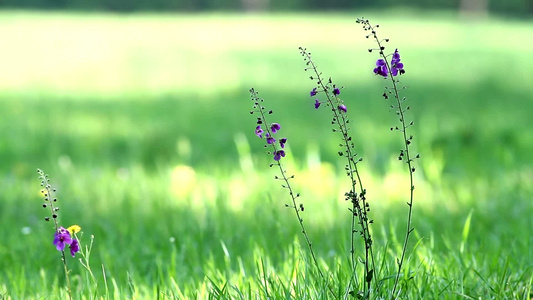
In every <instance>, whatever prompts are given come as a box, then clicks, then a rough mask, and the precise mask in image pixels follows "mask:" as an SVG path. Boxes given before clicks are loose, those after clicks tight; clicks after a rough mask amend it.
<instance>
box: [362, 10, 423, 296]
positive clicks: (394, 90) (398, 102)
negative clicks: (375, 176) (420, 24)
mask: <svg viewBox="0 0 533 300" xmlns="http://www.w3.org/2000/svg"><path fill="white" fill-rule="evenodd" d="M357 22H358V23H361V24H363V28H365V30H370V31H371V34H370V35H368V36H367V37H369V36H372V37H373V38H374V40H375V41H376V43H377V45H378V49H370V50H369V51H370V52H372V50H378V51H379V55H380V56H381V58H382V59H383V60H384V61H385V65H386V67H387V70H389V71H390V70H392V69H391V64H390V62H389V57H388V55H385V53H384V52H383V50H384V49H385V47H384V46H383V43H384V42H388V39H384V40H380V39H379V38H378V36H377V32H376V28H377V27H379V25H376V26H372V25H371V24H370V22H369V21H368V20H366V19H358V20H357ZM388 79H390V81H391V82H392V89H391V91H392V94H393V96H394V99H396V107H394V106H392V107H393V108H396V109H397V111H396V114H397V115H398V116H399V120H400V127H399V128H398V127H396V130H398V131H400V132H401V133H402V136H403V141H404V146H405V148H404V149H403V150H402V151H401V152H400V156H399V158H400V159H401V160H403V157H402V156H403V154H404V155H405V162H406V163H407V167H408V170H409V201H408V202H407V206H408V207H409V210H408V213H407V225H406V226H407V228H406V231H405V239H404V243H403V247H402V254H401V256H400V258H399V259H397V265H398V273H397V274H396V278H395V280H394V286H393V288H392V293H391V297H392V298H396V297H398V296H399V295H395V293H396V290H397V288H398V282H399V279H400V274H401V271H402V267H403V263H404V260H405V253H406V252H407V244H408V242H409V237H410V236H411V233H412V232H413V230H414V228H413V227H412V225H411V220H412V214H413V199H414V190H415V186H414V181H413V173H414V171H415V168H414V167H413V165H412V162H413V161H414V159H417V158H419V157H420V155H416V157H415V158H411V151H410V148H409V146H410V144H411V141H412V139H413V136H409V137H408V136H407V128H409V127H410V126H412V125H413V122H412V121H411V122H410V123H407V122H406V121H405V112H406V111H407V110H409V109H410V107H409V106H407V107H406V108H404V107H403V106H402V103H403V102H404V101H405V100H406V99H405V98H401V97H400V93H399V90H400V88H398V82H399V81H398V80H396V79H395V78H394V75H393V74H392V72H388ZM391 129H394V128H391Z"/></svg>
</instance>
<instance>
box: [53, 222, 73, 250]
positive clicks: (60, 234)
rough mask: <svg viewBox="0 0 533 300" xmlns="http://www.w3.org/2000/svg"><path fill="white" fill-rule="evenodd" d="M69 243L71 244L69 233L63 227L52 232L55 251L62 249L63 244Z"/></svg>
mask: <svg viewBox="0 0 533 300" xmlns="http://www.w3.org/2000/svg"><path fill="white" fill-rule="evenodd" d="M70 244H72V238H71V237H70V233H69V232H68V230H66V229H65V228H63V227H59V229H58V230H57V231H56V233H54V245H55V246H56V249H57V251H63V250H64V249H65V245H70Z"/></svg>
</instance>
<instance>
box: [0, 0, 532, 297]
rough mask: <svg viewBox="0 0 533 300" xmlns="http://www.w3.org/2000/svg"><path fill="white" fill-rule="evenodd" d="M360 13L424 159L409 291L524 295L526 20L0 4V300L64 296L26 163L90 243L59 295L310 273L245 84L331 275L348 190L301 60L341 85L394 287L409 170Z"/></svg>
mask: <svg viewBox="0 0 533 300" xmlns="http://www.w3.org/2000/svg"><path fill="white" fill-rule="evenodd" d="M359 16H364V17H366V18H369V19H371V20H372V21H373V22H374V23H378V24H380V34H381V36H382V37H388V38H390V39H391V42H390V43H389V44H388V47H389V48H388V50H390V51H391V52H392V51H393V50H394V48H398V49H399V50H400V51H401V53H402V62H404V64H405V69H406V74H405V75H403V77H402V81H403V82H404V83H405V84H406V85H407V86H408V89H406V90H405V92H404V95H405V96H406V97H408V98H409V105H410V106H411V108H412V111H411V113H410V115H409V117H410V118H412V119H413V120H415V126H414V127H412V132H411V133H412V134H413V135H414V137H415V139H414V149H415V151H417V152H419V153H420V154H421V156H422V158H421V159H420V160H419V161H417V162H416V167H417V170H416V172H415V175H416V178H415V186H416V190H415V204H414V219H413V222H414V227H415V235H414V238H412V240H411V243H410V247H409V252H408V253H409V254H410V256H409V258H408V264H407V270H408V271H410V272H412V273H410V274H411V276H413V278H412V279H410V280H406V282H405V283H404V286H403V288H404V289H407V293H408V295H409V298H410V299H415V298H424V299H437V298H446V299H530V297H533V295H532V294H531V284H532V278H533V235H532V232H533V218H532V216H533V199H532V198H533V156H532V152H533V126H532V125H533V124H532V121H531V120H532V115H533V72H532V70H533V59H531V58H532V57H533V40H532V39H531V34H532V33H533V22H532V21H531V20H515V19H511V18H503V17H495V16H490V17H487V18H479V19H476V18H466V17H464V16H461V15H458V14H454V13H446V12H427V11H426V12H425V13H424V14H423V15H420V13H419V12H418V11H416V10H394V11H393V10H390V11H379V12H378V11H362V12H357V13H355V14H354V13H333V12H331V13H275V14H233V13H199V14H161V13H160V14H155V13H154V14H150V13H135V14H109V13H81V12H61V13H60V12H28V11H0V70H1V71H0V105H1V109H0V136H1V138H0V189H1V191H2V193H1V194H0V201H1V204H2V207H1V209H0V225H1V226H0V236H1V237H2V239H1V242H0V299H2V298H6V299H35V298H50V299H56V298H58V299H59V298H64V297H65V291H64V288H63V287H64V275H63V273H62V272H63V270H62V266H61V265H60V263H59V252H57V251H56V250H55V249H54V246H53V245H52V239H53V237H52V236H53V227H52V225H51V224H50V223H46V222H45V221H44V217H45V216H47V213H48V211H46V210H44V209H43V208H42V207H41V204H42V198H41V196H40V193H39V190H40V186H39V180H38V175H37V172H36V169H37V168H42V169H43V170H44V171H45V172H46V173H47V174H49V175H50V178H51V183H52V185H54V186H56V187H57V188H58V198H59V202H58V203H59V206H60V208H61V210H60V211H59V217H60V222H61V224H62V225H64V226H68V225H71V224H79V225H80V226H81V227H82V231H83V233H84V235H83V238H82V243H84V244H87V243H88V242H89V241H90V239H91V238H90V237H91V235H94V246H93V249H92V254H91V267H92V269H93V272H94V275H95V279H96V282H93V281H92V279H91V278H90V277H88V275H87V272H86V271H85V270H84V268H83V267H82V266H81V265H80V264H79V262H77V259H71V258H70V257H68V263H69V266H70V267H71V268H72V273H71V277H72V278H73V279H72V281H73V289H74V292H75V294H76V297H75V298H77V299H81V298H84V299H93V298H100V297H102V298H112V299H124V298H133V299H141V298H146V299H156V298H176V299H181V298H198V299H206V298H208V297H209V295H211V296H213V297H215V298H217V297H221V298H223V297H228V298H256V297H258V298H261V297H262V296H261V295H263V294H261V293H259V292H258V290H260V289H261V288H262V287H261V277H262V276H263V275H264V277H265V278H266V277H268V278H269V280H272V282H273V283H272V282H271V284H272V285H276V284H278V283H276V282H278V281H277V280H279V282H281V284H286V285H287V288H289V287H292V285H291V283H292V284H293V285H294V286H297V284H296V283H301V282H307V280H310V279H308V278H307V277H306V278H302V277H301V276H302V275H301V274H303V273H301V272H303V271H302V270H303V269H304V268H305V267H306V265H305V264H304V263H302V262H301V261H300V259H302V260H303V261H305V260H306V255H307V249H306V248H305V244H304V241H303V239H302V236H301V233H300V231H299V229H298V228H299V227H298V223H297V220H296V219H295V217H294V216H293V212H292V211H290V210H289V209H287V208H285V207H284V205H285V203H288V202H289V201H290V198H289V197H288V195H287V193H285V192H286V191H285V190H283V189H282V188H281V184H280V182H279V181H276V180H274V179H273V177H274V175H276V173H275V172H274V170H273V169H271V168H269V167H268V165H269V163H271V156H268V155H266V153H265V149H264V148H263V141H262V140H259V139H258V138H257V137H256V136H255V135H254V133H253V131H254V129H255V117H254V116H251V115H250V113H249V111H250V110H251V108H252V104H253V103H252V101H250V96H249V94H248V90H249V88H251V87H254V88H256V89H257V90H258V91H259V93H260V96H261V97H263V98H265V101H266V106H268V108H271V109H273V110H274V114H273V115H272V117H271V119H272V120H273V121H276V122H278V123H280V124H281V125H282V126H283V127H282V131H283V135H284V136H286V137H287V138H288V148H289V149H288V151H287V152H288V155H287V157H286V159H285V163H286V166H287V169H288V172H289V173H291V174H294V175H295V180H294V182H295V187H296V190H297V191H298V192H300V193H301V194H302V197H301V198H300V200H301V201H302V202H303V203H304V204H305V207H306V210H305V213H304V214H303V218H304V220H305V224H306V226H307V229H308V232H309V235H310V237H311V239H312V240H313V241H314V244H313V247H314V249H315V251H316V252H317V254H318V256H319V259H320V262H321V263H322V264H323V265H324V266H325V267H327V268H329V269H330V270H331V272H332V273H334V274H337V273H338V274H341V275H342V274H344V275H346V269H345V268H347V266H348V256H349V253H348V251H349V231H350V229H349V226H350V217H349V212H348V210H347V208H348V206H347V203H345V202H344V197H343V194H344V192H346V191H347V189H348V185H349V181H348V180H347V178H346V176H345V174H344V171H343V167H344V165H343V164H344V161H342V160H339V159H338V155H337V151H338V144H339V138H338V136H336V135H333V134H331V127H330V119H329V116H328V115H327V114H324V113H323V112H320V111H316V110H315V109H314V107H313V99H311V98H309V91H310V90H311V88H312V87H313V85H314V83H313V82H312V81H311V80H309V76H310V74H308V73H306V72H304V70H303V69H304V66H305V65H304V62H303V59H302V57H301V56H300V55H299V52H298V47H299V46H303V47H307V48H308V50H310V51H311V52H312V53H313V57H314V59H315V61H316V62H317V64H318V66H319V68H320V70H321V71H322V72H323V73H324V74H325V76H326V77H329V76H331V77H332V78H333V80H334V81H335V82H336V83H337V84H338V85H342V86H344V87H345V88H344V89H343V90H342V94H341V96H342V99H343V100H344V101H345V103H346V105H347V106H348V115H349V117H350V118H351V120H352V123H351V124H352V132H351V133H352V134H353V136H354V140H355V144H356V147H357V151H358V153H359V155H360V156H362V157H363V158H364V161H363V162H362V163H361V165H360V168H361V170H362V175H363V178H364V180H365V183H366V186H367V189H368V195H369V196H368V198H369V201H370V204H371V208H372V211H371V214H372V216H373V217H374V220H375V224H374V225H373V227H372V228H371V229H372V230H373V233H374V236H375V244H376V245H375V246H376V247H377V249H378V250H382V251H381V252H380V253H381V254H380V255H384V256H386V257H388V260H390V261H391V263H390V268H389V269H387V268H385V270H388V271H389V273H388V274H385V273H383V274H380V276H381V277H386V276H388V275H390V274H393V273H394V259H395V257H396V256H397V255H398V253H399V248H400V247H401V242H402V236H403V234H404V230H405V214H406V212H407V207H406V205H405V202H406V201H407V199H408V192H409V183H408V175H407V174H406V173H405V170H404V169H403V167H404V166H403V164H401V163H399V162H398V160H397V155H398V151H399V149H400V148H401V147H402V146H401V139H400V136H399V135H398V133H397V132H391V131H390V127H391V126H394V125H396V123H395V122H396V121H397V120H396V118H395V116H394V112H391V111H390V110H389V105H390V104H389V103H388V102H387V101H385V100H383V98H382V97H381V94H382V92H383V85H384V82H383V81H382V80H379V79H378V78H376V77H375V75H374V74H373V72H372V69H373V68H374V64H375V60H376V59H377V55H376V54H375V53H368V51H367V49H368V48H372V47H374V45H373V43H372V42H371V41H370V40H367V39H365V38H364V36H365V34H366V33H365V32H364V31H363V30H362V28H361V27H360V26H359V25H358V24H356V23H355V20H356V18H357V17H359ZM469 216H471V217H470V218H469ZM467 219H468V222H467ZM465 225H466V226H465ZM300 245H301V246H300ZM386 246H387V247H388V250H385V247H386ZM414 248H416V251H414V252H413V249H414ZM261 264H264V266H261ZM343 268H344V271H342V270H343ZM261 270H263V271H264V274H263V273H261ZM339 270H340V271H339ZM343 272H344V273H343ZM348 273H349V272H348ZM341 275H339V278H341V279H340V281H341V282H343V280H345V278H344V279H342V276H341ZM265 282H266V279H265ZM226 283H227V290H225V291H218V290H217V289H218V288H221V287H222V286H224V285H225V284H226ZM304 285H305V284H304ZM263 288H264V286H263ZM338 288H339V289H340V290H342V289H343V287H338ZM313 291H314V292H315V294H313ZM217 293H220V294H217ZM225 293H229V294H225ZM307 293H308V294H307ZM61 295H62V296H61ZM223 295H225V296H223ZM285 296H286V297H289V296H290V297H293V298H295V299H301V298H303V297H308V298H312V299H316V298H326V296H327V295H326V296H324V295H321V294H320V293H319V292H317V291H316V290H313V288H312V287H310V288H309V289H308V290H305V291H300V290H298V289H296V288H295V290H292V291H291V292H287V294H285Z"/></svg>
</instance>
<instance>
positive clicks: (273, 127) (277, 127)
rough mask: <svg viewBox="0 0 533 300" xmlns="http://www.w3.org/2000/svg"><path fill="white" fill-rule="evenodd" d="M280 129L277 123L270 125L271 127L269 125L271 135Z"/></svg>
mask: <svg viewBox="0 0 533 300" xmlns="http://www.w3.org/2000/svg"><path fill="white" fill-rule="evenodd" d="M280 129H281V126H280V125H279V124H278V123H272V125H270V130H272V133H276V132H277V131H278V130H280Z"/></svg>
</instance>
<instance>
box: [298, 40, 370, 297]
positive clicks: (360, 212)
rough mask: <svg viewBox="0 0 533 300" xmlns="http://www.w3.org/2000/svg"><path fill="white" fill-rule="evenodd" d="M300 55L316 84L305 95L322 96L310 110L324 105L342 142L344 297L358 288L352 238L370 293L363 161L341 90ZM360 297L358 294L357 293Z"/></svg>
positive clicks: (303, 52) (308, 57)
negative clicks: (360, 247) (346, 237)
mask: <svg viewBox="0 0 533 300" xmlns="http://www.w3.org/2000/svg"><path fill="white" fill-rule="evenodd" d="M299 49H300V54H301V55H302V56H303V58H304V61H305V63H306V66H307V67H306V68H305V71H311V72H312V73H313V74H312V75H311V76H310V77H309V78H310V79H311V80H313V81H316V86H315V87H313V89H312V90H311V91H310V92H309V95H310V96H311V97H318V96H317V95H318V94H323V95H324V96H323V97H322V100H320V99H319V98H315V101H314V106H315V109H318V108H319V107H320V106H321V105H322V103H325V105H326V106H327V107H329V109H330V110H331V115H332V121H331V124H332V125H333V127H334V128H333V131H334V132H339V133H340V134H341V137H342V142H341V144H340V145H339V146H340V147H341V150H340V151H339V152H338V154H339V156H341V157H345V158H346V165H345V171H346V175H347V176H348V177H349V179H350V190H349V191H348V192H346V193H345V197H346V200H348V201H350V203H351V207H350V208H349V210H350V213H351V232H350V256H351V260H350V261H351V269H352V272H353V275H352V276H351V280H350V285H349V286H348V287H347V293H350V294H354V293H355V292H354V291H351V289H352V287H351V286H352V285H353V286H354V287H355V286H357V285H358V281H359V280H358V279H357V272H356V270H357V259H356V250H355V248H356V245H355V244H356V243H355V236H356V235H357V234H359V235H360V236H361V238H362V239H363V242H364V246H365V254H364V257H365V258H364V261H363V264H364V284H363V295H368V293H370V287H371V282H372V280H373V274H374V270H375V262H374V252H373V249H372V235H371V233H370V227H369V225H370V224H371V223H373V220H371V219H370V217H369V216H368V212H369V211H370V205H369V203H368V201H367V198H366V196H367V191H366V189H365V188H364V186H363V181H362V180H361V176H360V174H359V170H358V168H357V164H358V163H359V162H361V161H362V160H363V159H362V158H361V157H359V156H358V154H357V153H356V152H355V145H354V142H353V139H352V137H351V136H350V134H349V130H350V127H349V123H350V120H349V118H348V116H347V112H348V108H347V107H346V105H345V104H344V102H343V101H342V100H341V98H340V97H339V95H340V93H341V90H340V88H339V87H338V86H336V85H335V84H334V83H333V81H332V79H331V78H329V79H325V78H324V76H323V75H322V73H321V72H319V71H318V68H317V66H316V64H315V62H314V61H313V59H312V57H311V53H310V52H308V51H307V49H306V48H302V47H300V48H299ZM359 294H360V293H359Z"/></svg>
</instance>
